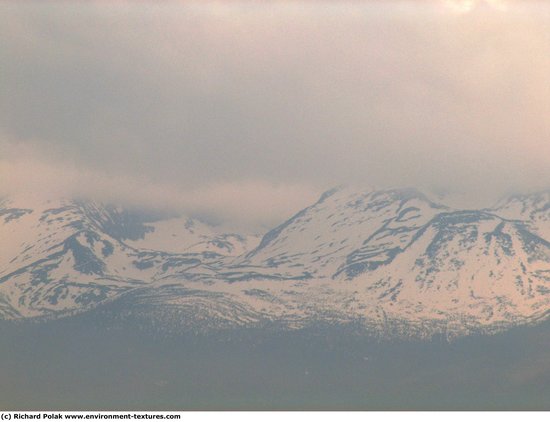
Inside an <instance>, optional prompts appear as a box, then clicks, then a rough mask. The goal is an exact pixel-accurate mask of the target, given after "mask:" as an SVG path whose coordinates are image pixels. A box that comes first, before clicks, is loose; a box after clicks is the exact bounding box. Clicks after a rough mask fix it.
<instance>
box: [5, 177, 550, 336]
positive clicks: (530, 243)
mask: <svg viewBox="0 0 550 422" xmlns="http://www.w3.org/2000/svg"><path fill="white" fill-rule="evenodd" d="M0 237H1V239H2V241H1V242H0V248H1V250H0V319H5V320H23V319H24V320H35V321H43V320H49V319H57V318H71V317H72V316H74V315H76V314H82V313H86V312H90V311H94V312H100V311H101V312H104V313H105V314H108V315H110V316H111V317H112V318H114V319H125V318H126V319H135V320H139V321H144V323H147V324H153V325H155V326H157V327H163V329H166V330H169V331H170V330H172V331H183V330H188V329H192V330H210V329H216V330H218V329H224V328H229V327H266V326H274V327H278V328H283V329H294V328H301V327H306V326H311V325H315V324H319V323H323V324H334V325H337V324H345V323H350V322H351V323H357V324H359V325H360V326H361V327H364V328H365V329H366V330H368V331H370V332H374V333H376V334H377V335H380V336H386V337H421V338H426V337H431V336H434V335H439V334H441V335H445V336H447V338H453V337H456V336H463V335H468V334H471V333H493V332H497V331H502V330H506V329H508V328H510V327H513V326H517V325H523V324H535V323H538V322H540V321H543V320H545V319H547V318H548V316H549V312H550V192H541V193H536V194H528V195H514V196H510V197H507V198H504V199H502V200H501V201H499V202H498V203H497V204H496V205H495V206H493V207H490V208H483V209H470V208H464V209H462V208H457V207H456V206H451V205H449V204H447V203H446V201H445V198H442V199H441V198H439V197H436V196H435V195H431V194H425V193H422V192H421V191H420V190H417V189H384V190H377V189H370V190H366V191H357V190H354V189H351V188H347V187H339V188H335V189H332V190H330V191H327V192H325V193H324V194H323V195H322V196H321V197H320V198H319V200H318V201H317V202H316V203H314V204H312V205H311V206H309V207H307V208H305V209H303V210H301V211H299V212H298V213H297V214H296V215H294V216H293V217H292V218H290V219H289V220H287V221H285V222H284V223H282V224H280V225H279V226H277V227H275V228H274V229H272V230H271V231H269V232H267V233H265V234H264V235H263V236H258V235H251V234H246V235H245V234H241V233H226V232H224V231H223V230H222V229H221V228H220V227H216V226H213V225H211V224H208V223H205V222H202V221H200V220H199V219H197V218H192V217H188V216H162V217H160V216H152V215H147V214H146V213H139V212H135V211H131V210H127V209H124V208H121V207H117V206H111V205H105V204H100V203H96V202H93V201H87V200H73V199H59V200H50V201H45V202H42V203H30V202H28V201H24V200H19V199H16V198H4V199H3V200H2V201H1V202H0Z"/></svg>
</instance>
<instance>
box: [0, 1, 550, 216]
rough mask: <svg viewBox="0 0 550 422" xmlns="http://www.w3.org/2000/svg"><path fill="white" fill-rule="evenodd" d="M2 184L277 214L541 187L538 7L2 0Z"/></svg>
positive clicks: (546, 43)
mask: <svg viewBox="0 0 550 422" xmlns="http://www.w3.org/2000/svg"><path fill="white" fill-rule="evenodd" d="M0 151H1V154H0V191H1V192H3V193H7V194H14V193H21V192H27V193H29V194H31V195H38V194H40V195H42V196H55V195H70V194H80V195H86V196H92V197H97V198H99V199H102V200H114V199H118V200H122V201H124V202H129V203H132V204H150V203H151V202H156V203H158V204H162V207H169V208H175V209H180V210H183V211H186V212H193V213H197V212H199V213H206V214H209V215H212V216H216V217H218V218H228V219H233V220H235V219H237V220H242V221H248V222H250V223H251V224H260V225H271V224H273V223H274V222H278V221H280V220H282V219H284V218H286V217H288V216H289V215H291V214H292V213H293V212H295V211H296V210H298V209H300V208H301V207H303V206H305V205H308V204H309V203H310V202H312V201H314V200H315V199H316V197H317V195H318V194H319V193H320V192H322V191H323V190H326V189H328V188H330V187H332V186H334V185H338V184H342V183H345V184H353V185H357V186H372V185H375V186H381V187H385V186H420V187H436V188H449V189H453V190H461V191H466V192H469V193H470V194H472V195H477V196H487V195H491V196H496V195H500V194H502V193H505V192H508V191H517V190H532V189H543V188H548V187H550V4H548V3H547V2H542V1H541V2H536V1H519V0H518V1H513V0H508V1H506V0H502V1H497V0H479V1H475V0H457V1H453V0H433V1H432V0H425V1H414V2H412V1H410V2H406V1H391V0H384V1H369V2H360V1H353V2H349V3H347V2H323V3H320V2H313V1H304V2H299V1H292V2H290V1H279V2H275V1H273V2H269V1H266V2H252V1H248V2H227V1H226V2H204V1H196V2H189V1H179V2H177V1H174V2H169V3H164V2H158V3H157V2H143V1H140V2H134V3H127V2H123V1H119V2H116V3H115V2H107V1H104V2H97V3H95V2H49V1H39V2H38V1H37V2H31V1H24V2H22V1H15V0H12V1H3V2H0Z"/></svg>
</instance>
